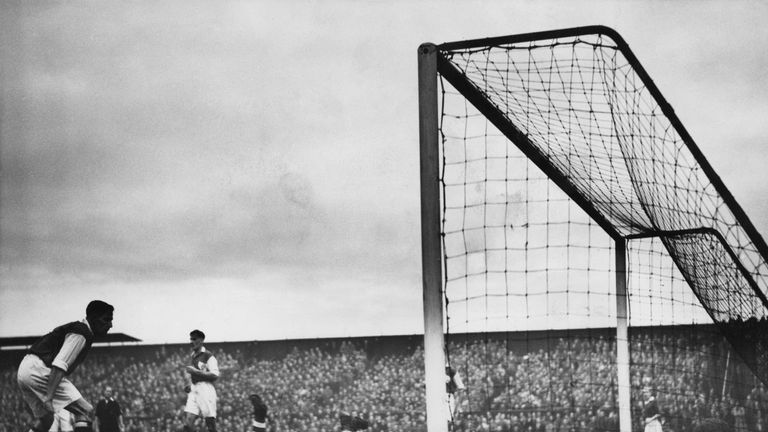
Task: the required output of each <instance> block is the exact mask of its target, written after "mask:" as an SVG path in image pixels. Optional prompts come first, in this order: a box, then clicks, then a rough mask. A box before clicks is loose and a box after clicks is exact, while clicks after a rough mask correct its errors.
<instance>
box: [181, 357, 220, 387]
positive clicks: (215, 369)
mask: <svg viewBox="0 0 768 432" xmlns="http://www.w3.org/2000/svg"><path fill="white" fill-rule="evenodd" d="M206 366H208V370H207V371H203V370H200V369H198V368H196V367H194V366H187V372H189V374H190V375H193V376H195V377H197V378H200V379H202V380H204V381H211V382H213V381H216V380H217V379H219V374H220V372H219V362H218V361H216V357H214V356H211V357H209V358H208V362H207V363H206Z"/></svg>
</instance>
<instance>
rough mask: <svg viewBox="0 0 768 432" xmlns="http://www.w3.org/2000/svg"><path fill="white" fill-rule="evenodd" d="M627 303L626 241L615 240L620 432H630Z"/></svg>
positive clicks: (617, 380)
mask: <svg viewBox="0 0 768 432" xmlns="http://www.w3.org/2000/svg"><path fill="white" fill-rule="evenodd" d="M627 301H628V298H627V241H626V240H625V239H623V238H622V239H617V240H616V373H617V377H616V378H617V379H616V382H617V383H618V392H619V394H618V403H619V407H618V408H619V430H620V431H621V432H632V405H631V401H630V394H631V391H630V390H631V386H630V378H629V331H628V314H627V310H628V307H627Z"/></svg>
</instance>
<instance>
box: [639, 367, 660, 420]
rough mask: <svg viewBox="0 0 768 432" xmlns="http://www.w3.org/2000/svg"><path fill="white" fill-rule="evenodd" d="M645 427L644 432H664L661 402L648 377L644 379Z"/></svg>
mask: <svg viewBox="0 0 768 432" xmlns="http://www.w3.org/2000/svg"><path fill="white" fill-rule="evenodd" d="M643 425H644V428H643V430H644V432H662V427H661V411H660V410H659V402H658V401H657V400H656V395H655V393H654V391H653V387H652V386H651V380H650V378H647V377H646V378H645V379H643Z"/></svg>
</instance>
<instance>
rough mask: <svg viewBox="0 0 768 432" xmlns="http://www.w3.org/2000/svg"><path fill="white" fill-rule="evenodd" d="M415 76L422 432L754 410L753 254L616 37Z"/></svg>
mask: <svg viewBox="0 0 768 432" xmlns="http://www.w3.org/2000/svg"><path fill="white" fill-rule="evenodd" d="M418 67H419V71H418V82H419V131H420V132H419V134H420V135H419V139H420V152H421V164H420V169H421V229H422V270H423V299H424V361H425V385H426V390H425V391H426V393H425V398H426V418H427V429H428V430H429V431H430V432H436V431H440V432H442V431H448V430H452V431H476V430H486V429H487V430H514V429H515V428H516V427H519V428H523V429H521V430H525V429H524V428H526V427H528V426H531V427H544V426H546V425H552V426H553V427H555V428H566V429H570V430H579V431H580V430H584V431H587V430H590V431H591V430H606V431H608V430H621V431H622V432H628V431H631V430H642V429H643V427H644V425H645V424H646V423H647V422H652V421H659V422H664V424H665V425H667V426H671V427H672V428H673V429H675V430H688V429H690V428H692V427H694V426H695V425H696V424H697V422H699V421H700V420H701V418H700V417H701V415H700V413H699V412H698V411H696V410H704V409H705V408H707V407H710V408H711V407H718V406H721V405H723V404H730V405H734V406H741V405H743V406H752V405H755V404H754V403H752V402H751V401H752V400H753V399H754V398H753V397H752V396H750V394H753V393H754V392H755V391H758V390H756V389H759V388H762V387H761V386H764V385H766V384H767V381H768V336H766V335H768V300H767V299H766V294H767V293H768V259H767V257H768V247H767V246H766V243H765V241H764V240H763V238H762V236H761V235H760V234H759V233H758V232H757V231H756V229H755V228H754V226H753V225H752V223H751V222H750V220H749V218H748V217H747V216H746V214H745V213H744V211H743V210H742V209H741V207H740V206H739V205H738V203H737V202H736V201H735V199H734V198H733V196H732V195H731V194H730V192H729V191H728V190H727V188H726V187H725V185H724V184H723V183H722V182H721V180H720V179H719V177H718V176H717V174H716V173H715V172H714V170H713V169H712V167H711V166H710V165H709V163H708V162H707V160H706V158H705V157H704V155H703V154H702V153H701V152H700V150H699V149H698V147H697V146H696V145H695V143H694V141H693V139H692V138H691V136H690V135H689V134H688V132H687V131H686V129H685V128H684V127H683V125H682V123H681V122H680V120H679V119H678V118H677V116H676V115H675V113H674V111H673V110H672V108H671V106H670V104H669V103H668V102H667V101H666V100H665V99H664V97H663V95H662V94H661V92H660V90H659V89H658V88H657V87H656V85H655V84H654V83H653V81H652V80H651V79H650V77H649V75H648V73H647V72H646V71H645V69H644V68H643V67H642V65H641V64H640V62H639V61H638V60H637V58H636V57H635V56H634V54H633V53H632V51H631V50H630V49H629V46H628V45H627V43H626V42H625V41H624V40H623V39H622V38H621V36H620V35H619V34H618V33H616V32H615V31H613V30H612V29H609V28H606V27H602V26H591V27H581V28H572V29H563V30H554V31H545V32H538V33H529V34H520V35H512V36H504V37H497V38H486V39H477V40H468V41H459V42H450V43H444V44H440V45H435V44H423V45H421V46H420V47H419V48H418ZM726 363H727V364H728V365H730V366H729V367H730V368H731V369H732V370H735V371H738V373H732V374H731V375H729V376H728V377H725V376H723V371H724V370H727V369H728V368H724V367H723V366H724V365H725V364H726ZM447 366H450V367H451V368H452V369H454V370H456V371H458V372H459V373H460V374H461V376H462V379H463V381H464V384H466V389H465V390H463V391H462V392H461V394H457V397H456V400H457V406H456V411H455V414H454V415H452V416H451V418H450V419H449V416H448V415H447V411H448V409H447V403H448V402H447V394H446V379H447V376H446V367H447ZM726 379H727V382H728V391H727V392H724V391H722V389H723V388H725V387H724V386H723V384H724V382H725V381H726ZM750 404H751V405H750ZM694 405H695V406H696V408H695V409H694V408H692V407H693V406H694ZM702 405H703V406H704V407H705V408H702V407H701V406H702ZM749 409H752V410H757V409H759V407H754V406H753V407H751V408H749ZM766 409H768V407H766ZM654 410H658V413H655V414H654ZM756 427H757V426H755V425H748V428H752V429H749V430H756V429H754V428H756Z"/></svg>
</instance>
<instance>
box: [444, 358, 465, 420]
mask: <svg viewBox="0 0 768 432" xmlns="http://www.w3.org/2000/svg"><path fill="white" fill-rule="evenodd" d="M464 388H465V387H464V381H462V379H461V375H459V371H457V370H456V369H454V368H453V367H451V366H450V365H446V366H445V393H446V399H447V400H446V402H447V406H448V413H447V414H448V421H450V422H452V421H454V420H455V419H456V413H457V408H458V404H459V400H458V399H459V393H460V392H461V391H462V390H464Z"/></svg>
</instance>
